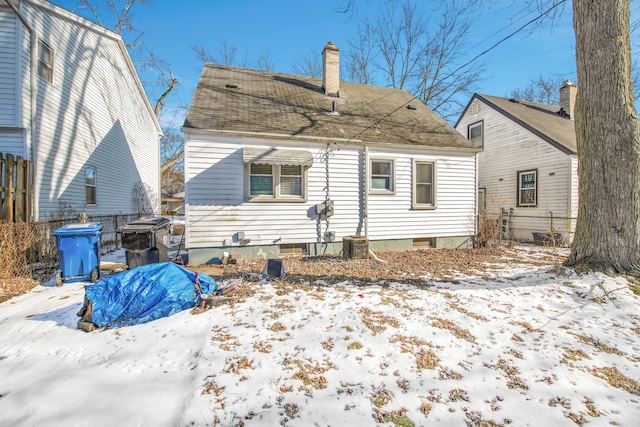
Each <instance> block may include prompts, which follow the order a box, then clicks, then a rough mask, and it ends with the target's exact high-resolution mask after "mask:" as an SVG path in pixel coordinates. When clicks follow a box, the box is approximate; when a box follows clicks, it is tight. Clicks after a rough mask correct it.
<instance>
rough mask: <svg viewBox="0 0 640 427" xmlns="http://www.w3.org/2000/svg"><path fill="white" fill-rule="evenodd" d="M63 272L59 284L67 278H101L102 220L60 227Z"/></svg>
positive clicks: (67, 279) (58, 278)
mask: <svg viewBox="0 0 640 427" xmlns="http://www.w3.org/2000/svg"><path fill="white" fill-rule="evenodd" d="M52 234H53V236H55V238H56V244H57V248H58V255H59V258H60V272H58V274H57V275H56V284H57V285H58V286H60V285H62V284H63V283H64V282H80V281H85V280H90V281H91V282H95V281H97V280H98V279H99V278H100V238H101V236H102V223H100V222H88V223H80V224H67V225H64V226H62V227H60V228H58V229H57V230H56V231H54V232H53V233H52Z"/></svg>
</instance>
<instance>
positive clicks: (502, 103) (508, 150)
mask: <svg viewBox="0 0 640 427" xmlns="http://www.w3.org/2000/svg"><path fill="white" fill-rule="evenodd" d="M576 93H577V87H576V86H574V85H573V84H571V82H565V84H564V86H563V87H562V88H561V89H560V104H561V105H560V106H553V105H542V104H535V103H531V102H525V101H519V100H515V99H508V98H500V97H496V96H488V95H479V94H474V95H473V97H472V98H471V101H470V102H469V104H468V105H467V107H466V109H465V110H464V112H463V113H462V116H461V117H460V119H459V120H458V123H457V124H456V125H455V127H456V129H457V130H458V131H459V132H460V133H461V134H462V135H464V136H465V137H467V138H469V139H470V140H471V141H472V142H473V143H474V144H475V146H476V147H478V148H481V149H482V150H483V151H482V152H481V153H480V154H478V201H479V209H480V210H481V211H482V210H486V212H488V213H489V214H497V213H499V212H500V211H501V210H503V211H506V212H509V213H511V214H512V215H513V216H519V217H525V216H526V217H537V218H549V221H546V220H545V221H543V220H540V221H537V224H536V223H535V222H534V221H533V220H530V222H531V225H529V226H523V225H519V226H514V227H513V228H514V229H515V228H519V229H520V232H519V233H520V235H516V236H512V237H514V238H517V239H523V240H531V239H532V238H533V236H532V232H551V231H554V232H558V233H565V234H567V235H568V234H570V233H571V232H572V231H573V229H574V227H575V221H573V220H570V219H567V218H574V219H575V218H576V217H577V215H578V156H577V146H576V133H575V126H574V121H573V114H574V107H575V99H576ZM551 218H555V222H554V223H553V224H552V223H551V222H550V220H551ZM522 221H523V220H521V222H522Z"/></svg>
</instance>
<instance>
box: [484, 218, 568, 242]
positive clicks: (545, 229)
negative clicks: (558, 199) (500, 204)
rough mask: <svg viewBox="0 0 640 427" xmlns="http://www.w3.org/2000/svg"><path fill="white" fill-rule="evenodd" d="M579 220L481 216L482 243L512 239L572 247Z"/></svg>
mask: <svg viewBox="0 0 640 427" xmlns="http://www.w3.org/2000/svg"><path fill="white" fill-rule="evenodd" d="M576 221H577V219H576V218H568V217H559V216H555V215H553V213H551V212H550V213H549V215H548V216H524V215H514V214H513V213H511V212H509V211H502V212H501V213H500V214H499V215H498V214H496V215H493V216H491V215H480V216H479V217H478V243H479V245H480V246H484V245H486V244H489V243H491V242H496V241H501V240H509V241H515V242H527V243H533V244H536V245H543V246H564V247H568V246H570V245H571V242H572V241H573V237H574V235H575V231H576Z"/></svg>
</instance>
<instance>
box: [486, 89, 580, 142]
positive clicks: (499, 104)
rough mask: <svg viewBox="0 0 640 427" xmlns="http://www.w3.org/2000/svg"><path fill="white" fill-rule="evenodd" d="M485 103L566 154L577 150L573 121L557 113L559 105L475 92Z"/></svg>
mask: <svg viewBox="0 0 640 427" xmlns="http://www.w3.org/2000/svg"><path fill="white" fill-rule="evenodd" d="M475 97H477V98H479V99H480V100H482V101H483V102H485V103H486V104H488V105H490V106H492V107H493V108H495V109H496V110H498V111H500V112H501V113H502V114H504V115H505V116H507V117H509V118H511V119H512V120H514V121H515V122H517V123H519V124H520V125H522V126H524V127H525V128H527V129H529V130H530V131H531V132H533V133H535V134H537V135H538V136H539V137H541V138H542V139H544V140H545V141H547V142H549V143H550V144H552V145H554V146H555V147H557V148H558V149H560V150H562V151H564V152H565V153H567V154H576V153H577V152H578V148H577V143H576V129H575V123H574V122H573V121H572V120H569V119H567V118H564V117H561V116H560V115H559V114H558V111H559V110H560V107H558V106H555V105H545V104H536V103H533V102H527V101H515V100H511V99H509V98H500V97H498V96H490V95H480V94H475Z"/></svg>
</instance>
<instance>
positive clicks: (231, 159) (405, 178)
mask: <svg viewBox="0 0 640 427" xmlns="http://www.w3.org/2000/svg"><path fill="white" fill-rule="evenodd" d="M186 141H187V142H186V147H187V149H186V157H185V165H186V166H185V168H186V170H185V173H186V181H187V183H186V200H185V205H186V214H187V246H188V248H205V247H217V246H223V244H224V241H225V240H227V241H230V240H232V238H233V236H234V234H236V233H238V232H242V233H244V237H245V238H247V239H250V240H251V244H256V245H266V244H271V243H274V242H277V243H311V242H317V241H320V239H321V238H322V236H323V235H324V233H325V232H326V231H327V227H328V230H329V231H333V232H335V235H336V240H337V241H340V240H342V238H343V237H345V236H352V235H364V227H365V223H364V218H363V212H364V210H363V207H364V204H365V197H364V194H363V184H362V182H363V181H362V180H363V177H364V158H365V153H364V148H363V147H362V146H355V145H348V146H341V147H339V149H336V148H338V147H333V149H332V152H331V154H330V156H329V168H328V172H327V167H326V163H325V162H324V160H323V159H324V157H325V156H324V155H325V148H326V146H325V145H323V144H320V143H304V142H298V143H297V145H294V144H292V143H289V142H286V141H264V140H263V141H260V140H255V139H252V140H250V139H242V140H234V139H221V138H214V137H201V136H191V135H189V134H187V135H186ZM270 145H273V146H276V147H278V148H285V149H303V150H308V151H310V152H311V153H312V154H313V157H314V163H313V165H312V166H311V168H310V169H309V170H308V201H306V202H301V203H281V202H273V203H257V202H245V201H244V192H245V177H244V164H243V157H242V147H243V146H270ZM398 151H404V152H398ZM369 155H370V157H384V158H393V159H394V160H395V164H396V175H395V178H396V193H395V194H393V195H373V194H371V195H369V198H368V202H369V218H368V221H369V223H368V231H369V238H370V239H372V240H383V239H403V238H412V237H445V236H470V235H473V234H474V228H473V227H474V226H473V224H474V221H473V218H474V214H475V213H474V197H475V189H474V188H475V187H474V182H475V173H474V168H475V164H474V156H473V154H467V155H459V156H455V155H444V154H436V153H429V152H419V151H414V152H410V151H407V150H395V151H393V152H392V151H389V150H380V149H375V148H370V152H369ZM413 160H427V161H435V162H436V163H437V174H438V175H437V201H438V207H437V209H434V210H413V209H412V207H411V182H412V177H411V169H412V161H413ZM327 174H328V181H327ZM327 184H328V188H329V198H330V199H331V200H333V201H334V204H335V214H334V215H333V216H332V217H330V218H329V221H328V224H327V221H326V220H325V219H320V220H319V219H318V217H317V215H316V214H315V205H316V204H319V203H321V202H323V201H324V200H325V198H326V197H327V194H326V187H327Z"/></svg>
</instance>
